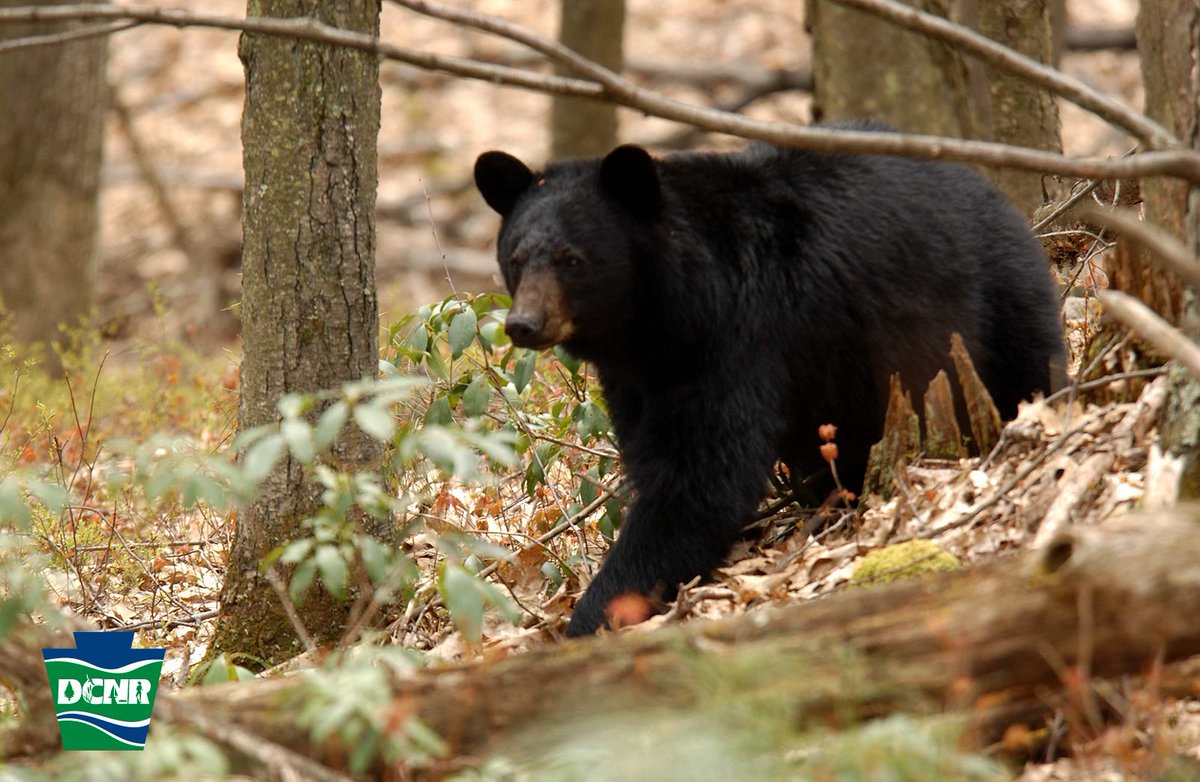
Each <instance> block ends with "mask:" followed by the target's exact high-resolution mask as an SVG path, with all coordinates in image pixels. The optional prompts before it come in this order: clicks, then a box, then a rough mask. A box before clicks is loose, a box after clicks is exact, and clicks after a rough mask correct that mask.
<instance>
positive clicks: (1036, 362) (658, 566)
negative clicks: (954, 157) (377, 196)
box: [475, 124, 1063, 636]
mask: <svg viewBox="0 0 1200 782" xmlns="http://www.w3.org/2000/svg"><path fill="white" fill-rule="evenodd" d="M843 127H853V128H857V129H867V130H877V129H881V128H880V127H879V126H876V125H872V124H861V125H858V124H856V125H848V126H843ZM475 182H476V185H477V186H478V188H479V190H480V192H481V193H482V195H483V197H484V200H486V201H487V203H488V204H489V205H490V206H491V207H492V208H493V209H494V210H496V211H497V212H499V213H500V215H501V216H502V217H503V220H502V222H501V226H500V235H499V247H498V256H499V261H500V267H501V270H502V271H503V275H504V281H505V283H506V284H507V286H508V289H509V291H510V292H511V293H512V295H513V305H512V309H511V310H510V312H509V315H508V321H507V325H506V329H507V332H508V334H509V336H510V337H511V338H512V341H513V343H514V344H516V345H519V346H524V347H528V348H537V349H541V348H546V347H549V346H551V345H554V344H561V345H563V346H564V347H565V348H566V349H567V350H569V351H570V352H571V353H572V354H574V355H575V356H577V357H579V358H581V359H585V360H587V361H590V362H592V364H593V365H594V367H595V369H596V371H597V373H598V374H599V379H600V383H601V385H602V386H603V389H604V396H605V399H606V400H607V402H608V407H609V412H610V415H611V418H612V421H613V426H614V429H615V432H616V435H617V440H618V444H619V446H620V448H621V454H622V463H623V465H624V469H625V473H626V476H627V478H628V479H629V480H630V481H631V482H632V485H633V488H634V490H635V499H634V502H633V505H632V508H631V509H630V511H629V513H628V515H627V518H626V520H625V522H624V524H623V525H622V528H621V531H620V534H619V536H618V538H617V541H616V543H615V545H614V546H613V547H612V550H611V551H610V552H609V554H608V557H607V559H606V561H605V562H604V565H603V567H602V568H601V570H600V572H599V574H598V575H597V576H596V578H595V579H594V580H593V582H592V583H591V585H590V587H589V588H588V590H587V592H586V594H585V595H584V596H583V599H582V600H581V601H580V602H579V604H578V605H577V606H576V608H575V613H574V615H573V617H572V619H571V623H570V626H569V627H568V630H567V635H570V636H578V635H585V634H589V633H593V632H595V631H596V630H597V629H598V628H599V627H601V626H602V625H605V624H606V621H607V617H606V609H607V608H608V607H609V605H610V604H611V603H612V601H613V600H614V599H615V598H618V597H621V596H622V595H625V594H629V593H634V594H638V595H643V596H647V597H654V598H661V599H665V600H671V599H673V598H674V596H675V593H676V592H677V589H678V585H679V584H680V583H682V582H686V581H689V580H691V579H692V578H693V577H695V576H697V575H707V574H708V573H709V572H710V571H711V570H712V569H713V568H714V567H716V566H718V565H720V564H721V562H722V560H723V558H724V557H725V556H726V555H727V554H728V552H729V549H730V547H731V545H732V544H733V543H734V542H735V541H736V540H737V539H738V537H739V535H740V534H741V531H742V529H743V527H744V526H745V525H746V524H747V522H748V521H750V520H751V519H752V518H753V515H754V513H755V510H756V507H757V505H758V503H759V502H760V501H761V499H762V497H763V495H764V493H765V489H766V486H767V479H768V477H769V475H770V472H771V470H772V467H773V465H774V462H775V460H776V459H777V458H779V459H782V460H783V461H784V462H785V463H786V464H787V465H788V467H789V470H790V472H791V475H792V476H808V475H814V474H815V475H827V474H828V467H827V466H826V465H825V463H824V461H823V460H822V458H821V456H820V453H819V445H820V444H821V440H820V438H819V437H818V434H817V429H818V427H819V426H820V425H821V424H824V423H834V424H836V425H837V426H838V430H837V443H838V447H839V453H840V456H839V459H838V471H839V475H840V477H841V478H842V480H843V483H844V484H846V485H847V486H848V487H850V488H852V489H853V488H856V487H857V486H858V485H860V484H861V481H862V476H863V472H864V470H865V467H866V460H867V452H868V449H869V448H870V446H871V445H872V444H873V443H874V442H876V441H877V440H878V439H879V436H880V433H881V429H882V424H883V418H884V412H885V405H886V398H887V389H888V378H889V376H890V375H891V374H892V373H894V372H900V373H901V378H902V380H903V382H904V385H905V387H907V388H909V389H914V390H915V392H916V393H917V394H920V393H923V391H924V389H925V386H926V385H927V384H928V382H929V380H930V379H931V378H932V377H933V376H934V375H935V374H936V373H937V371H938V370H939V369H941V368H943V367H948V366H949V358H948V353H949V346H950V335H951V333H952V332H955V331H957V332H958V333H960V334H961V335H962V336H963V339H964V340H965V342H966V345H967V348H968V349H969V351H970V353H971V356H972V357H973V359H974V361H975V364H976V367H977V369H978V370H979V373H980V375H981V377H982V378H983V380H984V382H985V383H986V384H987V386H988V388H989V389H990V390H991V393H992V395H993V397H994V399H995V402H996V404H997V406H998V408H999V410H1000V412H1001V414H1002V415H1003V416H1005V417H1006V418H1009V417H1012V416H1013V415H1015V413H1016V409H1017V402H1018V400H1021V399H1023V398H1027V397H1029V396H1030V395H1031V394H1033V393H1034V392H1035V391H1039V390H1042V391H1045V390H1048V387H1049V385H1050V374H1051V370H1050V366H1051V364H1052V363H1055V362H1060V361H1061V351H1062V342H1063V340H1062V329H1061V326H1060V324H1059V318H1058V308H1057V304H1056V298H1055V296H1054V292H1053V285H1052V283H1051V280H1050V277H1049V273H1048V269H1047V264H1046V261H1045V257H1044V255H1043V254H1042V251H1041V248H1040V247H1039V246H1038V244H1037V242H1036V241H1035V239H1034V238H1033V237H1032V236H1031V234H1030V232H1029V230H1028V228H1027V227H1026V225H1025V222H1024V221H1023V220H1022V219H1021V217H1020V216H1019V215H1018V214H1017V213H1016V212H1015V211H1014V210H1013V209H1012V208H1011V207H1010V206H1009V205H1008V203H1007V202H1006V201H1005V199H1004V197H1003V196H1002V195H1000V194H999V193H998V192H997V191H996V190H995V189H994V188H992V186H991V185H989V184H988V182H987V181H986V180H984V179H983V178H982V177H981V176H979V175H978V174H976V173H975V172H973V171H971V170H970V169H968V168H966V167H964V166H961V165H957V164H952V163H943V162H925V161H914V160H909V159H905V158H899V157H887V156H873V155H841V154H823V153H814V152H806V151H801V150H795V149H781V148H776V147H772V146H766V145H752V146H750V147H748V148H746V149H744V150H742V151H739V152H734V153H691V152H689V153H676V154H671V155H668V156H666V157H663V158H661V159H655V158H652V157H651V156H650V155H649V154H648V153H647V152H646V151H645V150H643V149H641V148H639V147H634V146H623V147H619V148H617V149H615V150H613V152H611V153H610V154H609V155H607V156H606V157H604V158H603V159H599V160H567V161H560V162H555V163H551V164H549V165H548V166H547V167H546V168H545V170H543V171H541V172H534V171H532V170H530V169H529V167H527V166H526V165H525V164H524V163H522V162H521V161H519V160H518V159H516V158H515V157H512V156H511V155H507V154H505V153H503V152H487V153H484V154H483V155H481V156H480V157H479V159H478V160H477V161H476V164H475ZM951 376H952V377H953V373H951Z"/></svg>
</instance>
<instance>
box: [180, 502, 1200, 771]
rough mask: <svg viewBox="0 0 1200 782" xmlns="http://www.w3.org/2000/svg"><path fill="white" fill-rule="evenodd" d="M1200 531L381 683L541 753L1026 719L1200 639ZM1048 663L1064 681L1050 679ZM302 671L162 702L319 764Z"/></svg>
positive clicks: (1164, 525) (992, 730)
mask: <svg viewBox="0 0 1200 782" xmlns="http://www.w3.org/2000/svg"><path fill="white" fill-rule="evenodd" d="M1198 530H1200V515H1198V512H1197V510H1196V509H1194V508H1193V509H1191V510H1173V511H1167V512H1162V513H1159V514H1157V515H1151V514H1143V515H1140V516H1131V517H1128V518H1126V519H1123V520H1117V521H1110V522H1108V523H1107V524H1106V525H1104V526H1103V527H1100V528H1092V529H1084V530H1076V531H1073V532H1071V533H1069V534H1066V535H1060V536H1057V537H1056V538H1055V539H1054V540H1052V541H1051V542H1050V543H1049V545H1048V546H1047V547H1046V548H1045V549H1043V550H1041V551H1039V552H1035V553H1033V554H1030V555H1026V556H1024V557H1019V558H1009V559H1005V560H1001V561H998V562H995V563H992V564H991V565H987V566H983V567H979V568H975V569H972V570H969V571H966V572H957V573H939V574H936V575H930V576H929V577H927V578H926V577H922V578H916V579H911V580H906V581H901V582H897V583H895V584H891V585H888V586H882V587H871V588H850V589H847V590H844V591H842V592H839V593H837V594H834V595H831V596H829V597H827V598H825V599H822V600H815V601H811V602H806V603H803V604H800V605H795V606H791V607H788V608H785V609H782V610H776V611H771V612H755V613H751V614H743V615H741V616H738V617H735V618H732V619H728V620H723V621H719V622H695V623H692V624H689V625H686V626H683V627H677V628H668V629H663V630H661V631H658V632H653V633H637V632H634V633H629V634H625V635H618V636H615V637H608V638H603V639H599V640H589V641H584V642H576V643H570V644H565V645H560V646H554V647H550V648H545V649H541V650H538V651H534V652H531V653H529V654H525V655H521V656H518V657H515V658H510V659H507V660H500V661H498V662H494V663H485V664H477V665H469V666H464V667H459V668H453V669H449V670H440V671H439V670H423V671H418V672H415V673H413V674H412V675H411V676H406V677H403V678H399V677H398V678H396V679H394V680H393V681H392V683H391V687H392V688H393V695H392V697H391V698H390V699H389V701H388V702H389V703H392V704H396V707H395V708H396V712H395V713H396V714H397V715H403V716H407V715H417V716H420V717H421V718H422V719H423V720H424V721H425V722H426V723H427V724H428V725H429V726H430V727H432V728H433V729H434V730H436V731H437V732H438V733H439V734H440V735H441V736H442V737H443V738H444V739H445V740H446V741H447V742H448V743H449V744H450V746H451V747H452V750H453V751H454V752H455V753H457V754H458V755H459V756H461V755H463V754H467V755H471V756H474V757H480V756H487V755H488V754H490V753H500V754H504V755H508V756H513V755H518V754H520V753H522V752H530V753H541V754H542V755H543V760H544V759H545V758H546V756H547V755H551V754H552V753H554V752H556V751H558V752H559V753H560V754H561V753H562V749H561V743H565V742H571V741H578V736H580V735H584V736H587V743H588V749H589V751H601V752H603V751H608V750H611V751H613V752H614V753H616V752H624V753H628V752H635V751H637V750H638V749H639V748H646V747H649V744H648V743H647V742H646V741H644V740H643V733H642V731H643V730H647V729H649V728H650V727H651V724H654V725H659V724H662V723H666V724H677V725H680V724H682V725H687V724H689V723H688V720H696V715H697V714H699V715H700V718H701V722H703V721H704V720H706V719H712V720H717V721H719V724H721V725H722V726H723V727H722V728H721V731H722V734H729V733H732V732H736V731H738V730H746V729H747V727H746V726H739V725H736V724H728V723H731V722H732V721H730V720H728V719H727V715H729V714H740V715H758V717H757V718H758V719H762V720H764V721H765V722H769V723H770V724H771V725H772V726H773V727H771V728H770V730H769V731H767V732H771V731H778V730H780V729H781V728H780V726H784V725H787V726H792V728H794V729H797V730H806V729H808V728H811V727H813V726H819V725H846V724H850V725H854V724H858V723H859V722H861V721H863V720H869V719H872V718H875V717H879V716H882V715H886V714H890V713H893V712H897V711H903V712H906V713H909V714H920V715H931V714H942V713H944V712H947V711H950V712H954V711H957V712H960V713H965V714H966V715H967V716H968V717H969V718H970V720H971V722H972V725H973V726H974V730H973V731H972V733H971V734H969V738H970V740H971V741H972V742H973V743H975V744H976V745H977V746H980V745H987V744H988V743H989V742H991V741H993V740H995V739H996V737H997V736H998V735H999V734H1000V733H1001V732H1002V731H1003V730H1004V729H1005V728H1006V727H1008V726H1009V725H1011V724H1013V723H1014V722H1019V721H1029V722H1030V723H1032V724H1034V725H1039V726H1040V725H1041V724H1042V720H1044V719H1045V717H1046V716H1047V715H1049V714H1052V713H1053V712H1054V710H1055V709H1056V708H1058V707H1061V706H1063V705H1064V704H1067V705H1076V706H1077V705H1079V701H1078V700H1072V699H1080V698H1082V699H1090V698H1092V697H1093V696H1092V690H1091V688H1090V686H1087V685H1090V682H1089V681H1088V677H1092V676H1094V677H1113V676H1121V675H1126V674H1135V675H1136V674H1138V673H1140V672H1144V671H1145V670H1146V669H1147V666H1148V665H1150V664H1151V663H1153V662H1154V661H1155V660H1156V659H1161V662H1163V663H1167V664H1170V663H1173V662H1176V661H1181V660H1186V659H1187V658H1189V657H1190V656H1192V655H1196V654H1198V653H1200V623H1197V622H1196V617H1197V616H1200V535H1198V534H1197V531H1198ZM1158 655H1161V658H1158ZM1075 674H1078V675H1077V676H1076V675H1075ZM1064 676H1069V677H1070V680H1071V681H1075V682H1076V685H1075V686H1074V688H1073V689H1071V688H1068V689H1067V690H1064V686H1063V677H1064ZM303 681H304V680H303V679H302V678H288V679H277V680H274V681H262V682H253V683H238V684H232V685H223V686H220V687H207V688H201V689H195V690H188V691H187V692H185V693H183V694H182V695H181V696H179V698H177V699H170V700H172V701H173V702H177V701H182V702H183V704H187V705H188V706H190V708H182V709H177V710H173V711H175V712H177V713H199V714H203V715H206V716H207V717H210V718H213V719H214V720H215V721H218V722H221V723H222V724H228V725H229V726H231V727H237V728H242V729H245V730H247V731H250V732H252V733H254V734H256V735H258V736H262V737H263V738H266V739H268V740H271V741H275V742H278V743H280V744H283V745H285V746H288V747H290V748H292V749H295V750H298V751H300V752H303V753H304V754H305V755H308V756H309V757H314V758H319V759H322V760H323V762H332V763H336V762H337V760H338V758H342V757H345V755H346V753H347V751H348V749H349V748H348V747H346V746H339V745H338V743H337V740H336V739H334V738H332V737H329V738H327V739H326V740H325V741H324V742H323V743H322V744H321V745H320V746H314V745H313V744H312V742H311V741H310V740H309V738H308V737H307V735H306V733H305V731H304V730H303V729H302V728H300V727H299V726H298V725H297V724H296V720H295V712H296V710H295V709H294V708H289V707H287V706H286V704H288V703H295V702H296V701H295V700H294V699H296V698H303V697H304V695H303V694H304V692H305V690H304V687H305V685H304V683H303ZM1079 683H1083V684H1084V685H1085V686H1084V687H1083V689H1082V690H1081V689H1079V687H1078V685H1079ZM1187 686H1188V687H1194V684H1192V683H1187ZM160 698H162V696H161V695H160ZM156 710H157V709H156ZM164 716H167V715H166V714H165V713H164ZM167 718H168V719H171V717H169V716H168V717H167ZM393 719H396V717H393ZM393 724H394V723H393ZM759 727H762V726H759ZM750 729H751V730H754V729H756V728H755V727H754V726H753V725H752V726H750ZM571 736H575V738H574V739H572V738H571ZM560 742H561V743H560ZM606 744H607V745H608V746H606ZM653 751H655V752H667V751H670V748H669V747H661V746H655V748H654V750H653ZM540 767H545V766H544V765H543V766H540Z"/></svg>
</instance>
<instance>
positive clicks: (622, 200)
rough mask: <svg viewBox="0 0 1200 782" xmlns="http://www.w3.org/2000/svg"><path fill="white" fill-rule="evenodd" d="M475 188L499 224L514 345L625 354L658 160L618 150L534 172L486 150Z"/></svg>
mask: <svg viewBox="0 0 1200 782" xmlns="http://www.w3.org/2000/svg"><path fill="white" fill-rule="evenodd" d="M475 184H476V186H477V187H478V188H479V192H480V193H482V194H483V198H484V200H485V201H487V203H488V205H489V206H491V207H492V209H494V210H496V212H498V213H499V214H500V216H501V217H502V218H503V221H502V223H501V226H500V238H499V243H498V247H497V255H498V258H499V261H500V269H501V272H502V273H503V275H504V282H505V284H506V285H507V286H508V291H509V293H510V294H512V297H513V305H512V309H511V310H510V311H509V314H508V321H507V323H506V325H505V329H506V331H507V332H508V335H509V337H510V338H511V339H512V341H513V344H515V345H518V346H521V347H527V348H535V349H541V348H547V347H550V346H551V345H556V344H563V345H565V346H566V347H567V348H568V349H569V350H571V352H572V353H575V354H576V355H577V356H579V357H580V358H596V357H598V356H601V355H603V354H605V353H607V352H611V351H614V350H621V349H622V348H623V347H624V345H623V342H624V340H625V339H626V337H627V335H628V334H629V333H630V326H631V320H632V318H633V312H634V299H635V296H636V295H637V294H638V293H639V292H642V290H644V288H645V286H644V285H640V284H639V283H641V282H644V280H645V273H646V269H647V267H648V265H649V264H648V260H649V259H648V256H649V255H650V254H652V252H653V247H654V242H653V240H654V234H655V231H656V224H657V217H658V215H659V212H660V210H661V208H662V193H661V188H660V184H659V177H658V172H657V170H656V164H655V161H654V159H653V158H651V157H650V155H649V154H648V153H647V152H646V151H645V150H644V149H641V148H640V147H634V146H623V147H618V148H617V149H615V150H613V151H612V152H611V153H609V154H608V155H607V156H606V157H604V158H603V159H602V160H569V161H562V162H558V163H552V164H550V165H549V166H548V167H547V168H546V170H545V171H544V172H540V173H539V172H534V171H532V170H530V168H529V167H528V166H526V165H525V164H524V163H522V162H521V161H520V160H518V159H517V158H515V157H513V156H512V155H509V154H506V153H504V152H485V153H484V154H482V155H480V156H479V159H478V160H477V161H476V162H475Z"/></svg>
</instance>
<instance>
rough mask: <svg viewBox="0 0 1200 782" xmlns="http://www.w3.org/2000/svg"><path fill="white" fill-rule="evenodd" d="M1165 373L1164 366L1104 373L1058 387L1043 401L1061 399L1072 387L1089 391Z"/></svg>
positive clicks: (1081, 390) (1079, 390) (1080, 390)
mask: <svg viewBox="0 0 1200 782" xmlns="http://www.w3.org/2000/svg"><path fill="white" fill-rule="evenodd" d="M1165 374H1167V368H1166V367H1153V368H1151V369H1134V370H1130V371H1129V372H1117V373H1115V374H1112V375H1105V376H1104V377H1098V378H1096V379H1095V380H1089V381H1087V382H1086V383H1077V384H1075V385H1073V386H1067V387H1065V388H1060V389H1059V390H1057V391H1055V392H1054V393H1053V394H1051V395H1050V396H1048V397H1046V399H1045V401H1046V402H1053V401H1055V400H1056V399H1061V398H1062V397H1063V396H1066V395H1067V394H1069V393H1070V392H1071V390H1072V389H1074V390H1075V391H1076V392H1077V393H1078V392H1083V391H1091V390H1092V389H1093V388H1103V387H1104V386H1107V385H1109V384H1110V383H1117V382H1120V381H1122V380H1137V379H1140V378H1150V377H1161V376H1162V375H1165Z"/></svg>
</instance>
